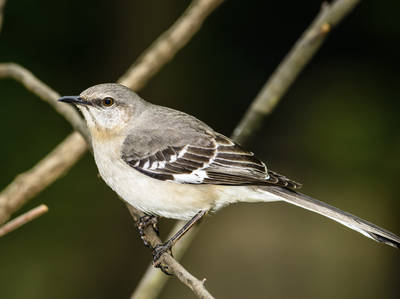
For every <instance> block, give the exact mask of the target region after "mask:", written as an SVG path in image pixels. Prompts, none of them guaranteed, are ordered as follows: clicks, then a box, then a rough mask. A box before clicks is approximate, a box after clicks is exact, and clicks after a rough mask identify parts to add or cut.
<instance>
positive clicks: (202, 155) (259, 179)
mask: <svg viewBox="0 0 400 299" xmlns="http://www.w3.org/2000/svg"><path fill="white" fill-rule="evenodd" d="M147 136H149V135H147ZM200 139H201V142H196V139H195V138H194V139H193V138H192V139H191V140H192V142H190V143H186V144H185V143H183V144H180V145H178V146H177V145H176V144H164V145H163V147H162V149H159V150H157V151H155V152H154V153H150V154H146V155H141V156H139V155H138V154H137V153H136V154H133V155H132V154H130V150H129V148H128V146H125V148H124V149H123V151H122V159H123V160H124V161H125V162H126V163H128V164H129V165H130V166H131V167H133V168H134V169H136V170H138V171H140V172H141V173H143V174H145V175H148V176H150V177H152V178H155V179H159V180H167V181H173V182H177V183H186V184H215V185H278V186H282V187H287V188H290V189H297V188H300V186H301V185H300V184H299V183H296V182H294V181H292V180H290V179H287V178H285V177H284V176H281V175H279V174H277V173H275V172H272V171H269V170H267V167H266V166H265V164H264V163H263V162H262V161H260V160H259V159H258V158H256V157H255V156H254V154H253V153H252V152H249V151H247V150H244V149H243V148H242V147H240V146H239V145H237V144H236V143H234V142H233V141H231V140H230V139H229V138H227V137H225V136H223V135H221V134H218V133H214V132H205V131H203V132H202V135H201V138H200ZM205 139H207V140H205ZM128 144H129V147H132V143H131V142H129V143H128Z"/></svg>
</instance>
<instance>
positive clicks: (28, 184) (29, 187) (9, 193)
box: [0, 132, 87, 223]
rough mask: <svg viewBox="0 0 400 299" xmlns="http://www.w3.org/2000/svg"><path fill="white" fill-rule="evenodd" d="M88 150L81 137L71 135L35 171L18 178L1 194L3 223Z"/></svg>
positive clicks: (74, 134)
mask: <svg viewBox="0 0 400 299" xmlns="http://www.w3.org/2000/svg"><path fill="white" fill-rule="evenodd" d="M77 144H78V145H83V146H77ZM86 148H87V146H86V142H85V141H84V139H83V138H82V136H81V135H80V134H79V133H77V132H75V133H72V134H71V135H69V136H68V137H67V138H66V139H65V140H64V141H63V142H62V143H60V144H59V145H58V146H57V147H56V148H55V149H54V150H53V151H52V152H50V153H49V154H48V155H47V156H46V157H45V158H44V159H42V160H41V161H40V162H39V163H38V164H36V165H35V166H34V167H33V168H32V169H30V170H28V171H26V172H24V173H21V174H19V175H18V176H17V177H16V178H15V179H14V180H13V181H12V182H11V183H10V184H9V185H8V186H7V187H6V188H5V189H4V190H3V191H2V192H1V193H0V223H4V222H6V221H7V220H8V219H9V218H10V216H11V214H12V213H14V212H16V211H17V210H18V209H19V208H20V207H21V206H22V205H24V204H25V203H26V202H27V201H28V200H29V199H31V198H32V197H33V196H35V195H37V194H38V193H39V192H40V191H42V190H43V189H45V188H46V187H48V186H49V185H50V184H51V183H53V182H54V181H55V180H56V179H58V178H59V177H60V176H61V175H63V174H64V173H65V172H66V171H67V170H68V169H69V168H70V167H71V166H72V165H74V164H75V163H76V162H77V161H78V160H79V158H80V157H81V156H82V154H83V153H84V152H85V150H86Z"/></svg>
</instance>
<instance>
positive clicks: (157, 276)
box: [126, 204, 214, 299]
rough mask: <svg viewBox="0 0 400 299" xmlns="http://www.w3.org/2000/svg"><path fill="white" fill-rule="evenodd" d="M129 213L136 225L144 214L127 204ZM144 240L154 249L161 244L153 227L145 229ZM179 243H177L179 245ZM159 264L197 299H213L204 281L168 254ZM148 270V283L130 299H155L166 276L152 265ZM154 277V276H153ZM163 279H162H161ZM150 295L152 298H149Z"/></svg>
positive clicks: (163, 256) (163, 255) (165, 254)
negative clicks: (197, 298)
mask: <svg viewBox="0 0 400 299" xmlns="http://www.w3.org/2000/svg"><path fill="white" fill-rule="evenodd" d="M126 206H127V208H128V210H129V212H130V213H131V215H132V217H133V219H134V221H135V222H136V223H137V222H138V220H139V218H140V217H142V216H144V215H145V214H144V213H142V212H140V211H138V210H136V209H135V208H133V207H132V206H130V205H129V204H127V205H126ZM143 238H144V240H145V241H146V242H147V243H148V244H149V245H150V246H151V247H153V248H154V247H156V246H157V245H159V244H161V243H162V242H161V240H160V238H159V237H158V235H157V233H156V232H155V231H154V229H153V227H151V226H149V227H146V228H145V230H144V236H143ZM179 243H180V242H178V244H179ZM158 262H159V264H160V265H162V266H163V267H164V268H166V269H167V270H168V272H169V273H171V274H174V275H175V276H176V277H177V278H178V279H179V280H180V281H181V282H182V283H184V284H185V285H187V286H188V287H189V288H190V289H191V290H192V291H193V292H194V293H195V294H196V295H197V296H198V297H199V298H209V299H211V298H214V297H213V296H212V295H211V294H210V293H209V292H208V291H207V290H206V288H205V287H204V282H205V279H203V280H199V279H197V278H196V277H194V276H193V275H192V274H190V273H189V272H188V271H187V270H186V269H185V268H183V267H182V265H181V264H179V263H178V262H177V261H176V259H174V258H173V257H172V256H171V255H170V254H168V253H164V254H162V255H161V257H160V258H159V260H158ZM149 268H151V269H152V270H150V273H151V274H148V272H149V270H148V271H147V272H146V274H145V275H147V276H149V275H150V277H149V278H150V281H147V283H146V284H145V285H142V286H143V288H141V289H140V291H137V292H135V294H134V295H133V296H132V297H131V298H146V299H147V298H155V297H157V296H158V294H159V292H160V291H161V289H162V287H163V285H164V284H165V282H166V281H167V278H168V276H166V275H165V274H164V273H162V272H161V271H159V270H157V269H155V268H154V267H153V265H150V266H149ZM153 275H154V276H153ZM161 277H164V278H161ZM160 282H163V284H161V285H157V284H158V283H160ZM153 287H155V289H153ZM151 293H152V295H154V297H149V295H150V294H151Z"/></svg>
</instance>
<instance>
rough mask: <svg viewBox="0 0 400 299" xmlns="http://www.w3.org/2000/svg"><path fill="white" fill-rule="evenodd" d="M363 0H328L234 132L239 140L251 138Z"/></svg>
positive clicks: (241, 141) (234, 136)
mask: <svg viewBox="0 0 400 299" xmlns="http://www.w3.org/2000/svg"><path fill="white" fill-rule="evenodd" d="M358 2H360V0H336V1H335V2H333V3H332V4H329V3H327V2H324V3H323V4H322V8H321V11H320V12H319V14H318V15H317V17H316V18H315V20H314V21H313V22H312V23H311V25H310V26H309V27H308V28H307V29H306V31H305V32H304V33H303V34H302V36H301V37H300V38H299V39H298V41H297V42H296V43H295V45H294V46H293V48H292V49H291V50H290V52H289V53H288V54H287V56H286V57H285V58H284V59H283V61H282V62H281V63H280V65H279V66H278V68H277V69H276V70H275V72H274V73H273V74H272V75H271V77H270V79H269V80H268V81H267V82H266V84H265V85H264V86H263V87H262V89H261V90H260V92H259V94H258V95H257V97H256V98H255V100H254V101H253V103H252V104H251V106H250V107H249V109H248V110H247V112H246V113H245V115H244V117H243V118H242V120H241V121H240V122H239V125H238V126H237V127H236V129H235V130H234V132H233V138H234V139H235V140H236V141H238V142H239V143H243V142H244V141H245V140H246V139H249V138H251V136H252V135H253V134H255V132H256V131H257V130H258V129H259V128H260V127H261V125H262V120H263V119H264V117H265V116H266V115H268V114H270V113H271V112H272V110H273V109H274V108H275V106H276V105H277V104H278V102H279V101H280V99H281V98H282V96H283V95H284V94H285V93H286V91H287V90H288V89H289V87H290V85H292V83H293V81H294V80H295V79H296V78H297V76H298V75H299V74H300V72H301V71H302V70H303V69H304V67H305V66H306V65H307V64H308V62H310V60H311V58H312V57H313V56H314V55H315V53H316V52H317V51H318V49H319V48H320V47H321V45H322V43H323V42H324V40H325V38H326V36H327V34H328V33H329V32H330V31H331V28H332V27H334V26H336V25H337V24H338V23H339V22H340V21H341V20H342V19H343V18H344V17H345V16H346V15H347V14H349V13H350V11H351V10H352V9H353V8H354V6H355V5H356V4H357V3H358Z"/></svg>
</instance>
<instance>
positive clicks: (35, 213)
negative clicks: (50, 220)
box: [0, 205, 49, 237]
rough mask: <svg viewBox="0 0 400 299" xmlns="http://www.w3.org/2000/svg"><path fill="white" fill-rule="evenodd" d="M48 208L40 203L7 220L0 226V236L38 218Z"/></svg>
mask: <svg viewBox="0 0 400 299" xmlns="http://www.w3.org/2000/svg"><path fill="white" fill-rule="evenodd" d="M48 210H49V208H48V207H47V206H46V205H40V206H38V207H36V208H34V209H32V210H29V211H28V212H26V213H24V214H22V215H20V216H18V217H17V218H14V219H13V220H11V221H10V222H7V223H6V224H4V225H3V226H2V227H0V237H2V236H4V235H6V234H8V233H9V232H11V231H13V230H16V229H17V228H19V227H21V226H22V225H24V224H26V223H28V222H30V221H32V220H34V219H36V218H38V217H39V216H41V215H43V214H44V213H46V212H47V211H48Z"/></svg>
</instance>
